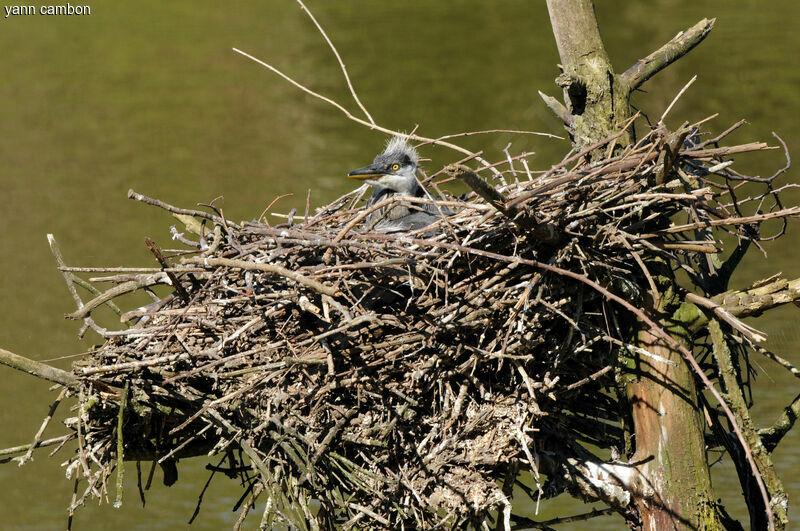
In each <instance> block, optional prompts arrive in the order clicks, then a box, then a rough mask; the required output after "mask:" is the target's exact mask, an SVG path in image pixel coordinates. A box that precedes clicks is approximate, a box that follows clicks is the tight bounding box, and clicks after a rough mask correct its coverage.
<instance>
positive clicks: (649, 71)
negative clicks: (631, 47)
mask: <svg viewBox="0 0 800 531" xmlns="http://www.w3.org/2000/svg"><path fill="white" fill-rule="evenodd" d="M715 21H716V19H714V18H712V19H711V20H708V19H706V18H704V19H703V20H701V21H700V22H698V23H697V24H695V25H694V26H692V27H691V28H689V29H687V30H686V31H682V32H680V33H678V34H677V35H676V36H675V37H673V38H672V40H671V41H669V42H668V43H667V44H665V45H664V46H662V47H661V48H659V49H658V50H656V51H655V52H653V53H651V54H650V55H648V56H647V57H645V58H644V59H639V61H637V62H636V64H635V65H633V66H632V67H630V68H629V69H627V70H626V71H625V72H624V73H623V74H622V75H621V76H620V77H621V78H622V80H623V82H624V83H625V84H626V85H627V87H628V90H629V91H630V92H633V91H634V90H636V89H637V88H638V87H640V86H641V85H642V84H643V83H644V82H645V81H647V80H648V79H650V78H651V77H653V76H654V75H656V74H657V73H659V72H661V71H662V70H663V69H665V68H666V67H668V66H669V65H671V64H672V63H674V62H675V61H677V60H678V59H680V58H681V57H683V56H684V55H686V54H687V53H689V51H691V50H692V48H694V47H695V46H697V45H698V44H700V43H701V42H702V41H703V39H705V38H706V35H708V34H709V32H710V31H711V29H712V28H713V27H714V22H715Z"/></svg>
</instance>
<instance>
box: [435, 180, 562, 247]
mask: <svg viewBox="0 0 800 531" xmlns="http://www.w3.org/2000/svg"><path fill="white" fill-rule="evenodd" d="M445 170H446V171H447V173H448V174H450V175H451V176H453V177H455V178H457V179H459V180H461V181H463V182H464V183H465V184H466V185H467V186H469V187H470V188H472V190H473V191H474V192H475V193H476V194H478V195H479V196H481V197H482V198H483V199H485V200H486V202H487V203H489V204H490V205H492V206H493V207H494V208H496V209H497V210H499V211H500V212H501V213H502V214H503V215H504V216H506V217H507V218H508V219H510V220H511V221H513V222H514V223H516V224H517V225H519V226H520V228H522V229H524V230H526V231H529V233H530V234H531V235H532V236H533V237H534V238H535V239H537V240H539V241H541V242H544V243H549V244H552V245H555V244H557V243H558V242H559V241H561V234H560V233H559V231H558V229H556V227H555V226H554V225H552V224H550V223H539V222H537V221H536V219H534V218H533V217H531V216H529V215H528V213H527V212H525V210H524V209H520V208H518V207H517V206H515V205H508V204H507V202H506V198H505V197H503V194H501V193H500V192H498V191H497V190H496V189H495V188H493V187H492V186H490V185H488V184H486V181H484V180H483V179H481V178H480V177H479V176H478V175H477V174H475V172H473V171H472V170H471V169H469V168H468V167H467V166H464V165H463V164H451V165H449V166H447V168H445Z"/></svg>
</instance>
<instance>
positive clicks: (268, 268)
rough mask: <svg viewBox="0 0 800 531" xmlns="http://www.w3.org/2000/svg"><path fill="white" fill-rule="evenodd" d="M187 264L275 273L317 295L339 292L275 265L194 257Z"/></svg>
mask: <svg viewBox="0 0 800 531" xmlns="http://www.w3.org/2000/svg"><path fill="white" fill-rule="evenodd" d="M183 263H185V264H193V265H199V266H205V267H235V268H237V269H244V270H247V271H263V272H264V273H273V274H276V275H280V276H282V277H285V278H288V279H290V280H293V281H295V282H297V283H298V284H302V285H303V286H306V287H308V288H311V289H313V290H314V291H316V292H317V293H322V294H323V295H329V296H331V297H335V296H336V294H337V293H338V292H339V290H338V289H336V288H334V287H331V286H326V285H325V284H323V283H322V282H318V281H316V280H314V279H313V278H309V277H307V276H304V275H301V274H300V273H297V272H295V271H291V270H289V269H286V268H285V267H282V266H279V265H275V264H260V263H258V262H248V261H246V260H232V259H229V258H201V257H193V258H188V259H186V260H184V261H183Z"/></svg>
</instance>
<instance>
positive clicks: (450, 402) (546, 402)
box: [68, 127, 788, 528]
mask: <svg viewBox="0 0 800 531" xmlns="http://www.w3.org/2000/svg"><path fill="white" fill-rule="evenodd" d="M686 133H687V134H688V140H686V142H685V143H684V145H683V147H682V149H681V151H680V154H679V156H678V157H675V155H674V153H675V149H674V147H673V148H672V149H670V147H669V142H668V140H669V137H668V136H667V135H666V134H665V132H664V131H663V130H655V131H652V132H651V133H650V134H648V135H647V136H646V137H645V138H643V139H642V140H641V141H640V142H638V143H637V144H636V145H635V146H631V147H629V148H627V149H626V150H624V152H622V153H621V154H619V155H616V156H614V157H611V158H607V159H605V160H603V161H601V162H595V163H588V162H586V159H585V157H584V156H583V155H585V154H577V155H575V156H572V157H570V158H568V159H565V160H564V161H562V163H560V164H558V165H556V166H554V167H553V168H552V169H551V170H549V171H547V172H544V173H542V174H539V175H537V176H532V175H531V174H529V173H527V174H526V173H525V172H517V173H516V174H513V175H512V173H510V172H504V176H502V177H500V178H497V177H495V178H494V183H493V185H492V187H491V188H492V189H493V190H494V194H496V195H495V196H493V197H489V198H488V199H489V200H490V202H491V204H490V203H489V202H487V200H485V199H484V198H483V197H480V196H478V195H477V194H474V193H473V194H471V195H470V196H469V197H467V199H466V200H465V201H456V200H454V199H449V200H446V201H442V202H439V205H440V206H443V207H447V208H450V209H453V210H455V211H456V213H455V214H453V215H451V216H448V217H446V218H443V219H442V220H441V221H439V222H438V223H437V224H436V226H433V227H428V228H426V229H424V230H420V231H416V232H411V233H396V234H386V233H376V232H367V231H363V230H361V229H360V228H359V225H358V224H357V223H355V224H354V223H353V220H354V219H357V218H360V219H363V217H364V216H363V215H364V212H363V209H359V208H358V207H357V205H358V201H359V200H360V198H361V194H363V190H359V191H356V192H353V193H351V194H348V195H345V196H344V197H342V198H340V199H339V200H337V201H335V202H334V203H332V204H330V205H328V206H326V207H324V208H322V209H319V210H318V212H317V213H316V214H315V215H314V216H313V217H309V216H306V217H305V218H304V219H303V220H301V221H299V222H298V221H297V220H296V219H293V216H291V215H290V216H289V219H288V220H287V222H286V223H284V224H281V225H278V226H270V225H268V224H265V223H261V222H245V223H241V224H235V223H232V222H230V221H227V220H225V219H224V218H223V217H222V216H220V215H218V214H219V213H218V212H217V213H208V212H202V213H199V212H194V211H184V210H181V209H177V208H175V207H171V206H169V205H166V204H164V203H160V202H158V201H154V200H150V199H148V198H145V197H143V196H139V195H138V194H132V196H133V197H134V198H136V199H140V200H143V201H145V202H149V203H153V204H157V205H158V206H161V207H163V208H166V209H167V210H170V211H172V212H173V213H176V214H179V215H194V216H195V217H197V216H199V217H201V218H203V219H204V221H205V222H207V225H206V228H203V229H202V232H203V233H204V234H205V236H204V237H203V238H202V240H201V241H200V242H191V241H186V239H185V238H182V237H181V239H183V240H184V241H186V243H187V244H189V245H191V247H190V249H193V250H191V251H190V252H188V253H184V255H183V256H182V257H178V255H177V254H176V256H175V257H174V260H173V261H174V264H172V265H170V264H168V263H167V258H164V257H163V256H161V257H160V260H161V261H162V264H163V265H165V266H169V267H165V268H164V269H163V270H162V271H157V272H141V273H133V274H127V273H126V274H124V275H115V276H113V277H110V278H105V279H101V280H105V281H109V280H110V281H113V282H116V283H117V284H118V285H117V287H116V288H112V290H109V292H111V291H113V290H117V291H114V292H113V293H110V294H109V292H105V293H104V294H103V295H101V296H100V297H98V298H96V299H95V300H93V301H91V302H89V303H88V304H86V305H84V306H83V307H82V308H81V309H80V310H78V311H77V312H76V313H75V314H74V315H73V317H75V318H84V319H86V322H87V325H88V326H92V327H95V329H96V330H98V331H99V332H100V333H101V334H103V335H104V336H105V338H106V342H105V344H104V345H102V346H101V347H100V348H99V349H98V350H97V351H96V352H93V353H92V354H91V356H89V357H87V358H86V359H84V360H83V361H81V362H80V363H77V364H76V365H75V368H74V370H75V373H76V374H77V375H78V376H79V377H80V378H81V382H82V383H81V396H80V398H81V415H80V416H79V417H78V418H76V419H74V420H73V426H74V428H75V430H76V432H77V435H78V438H79V439H80V448H79V451H78V452H77V453H76V454H75V456H73V457H72V458H71V459H70V464H69V466H68V471H69V473H70V474H73V475H75V476H81V477H84V478H86V479H87V480H88V481H89V486H88V487H87V488H86V489H85V491H84V492H83V496H82V497H81V496H79V497H78V499H77V500H76V502H75V504H74V505H78V504H80V503H82V501H83V500H84V499H85V498H86V497H87V496H89V495H92V494H94V495H102V493H103V491H104V489H105V488H106V484H107V482H108V480H109V477H110V475H111V474H112V470H113V469H114V466H115V465H116V462H117V460H116V455H117V441H118V439H117V431H118V429H117V426H118V425H119V420H120V418H124V419H123V420H122V424H121V425H122V426H123V430H122V435H123V440H124V455H125V458H126V459H139V458H141V459H152V458H153V457H155V458H156V459H158V460H160V462H161V463H162V465H163V466H165V467H166V468H165V470H166V471H167V475H168V476H169V477H168V480H174V479H175V478H174V474H175V472H174V464H173V463H174V461H175V460H176V459H177V458H180V457H183V456H189V455H200V454H205V453H208V454H209V455H212V454H218V455H220V456H221V457H222V461H221V462H220V465H219V466H218V467H217V468H215V470H218V471H223V472H227V473H228V474H229V475H232V476H239V477H241V478H242V481H243V484H244V485H246V487H245V490H244V493H243V497H242V501H241V502H240V503H242V505H243V507H244V510H243V513H246V512H247V511H248V510H249V509H250V508H251V507H252V506H253V504H254V503H255V500H256V499H259V500H260V501H261V502H264V501H266V510H265V523H270V524H275V523H280V522H283V523H292V524H294V525H296V526H298V527H299V528H305V527H307V526H308V525H310V524H309V522H311V521H312V520H315V519H316V521H322V522H325V523H326V524H330V525H333V524H339V525H341V524H342V523H347V524H348V525H354V524H356V523H357V524H358V525H359V526H362V525H366V526H377V527H393V528H397V527H398V526H401V525H405V526H407V527H418V528H429V527H433V526H434V525H436V524H437V523H445V524H446V525H447V526H456V525H462V524H463V523H465V522H467V521H473V522H475V521H480V520H482V519H483V518H486V517H487V515H488V514H489V512H490V511H493V510H502V509H503V508H504V507H507V506H508V504H509V495H510V490H509V489H508V488H502V487H501V485H500V484H499V483H498V480H500V479H502V478H503V477H504V476H505V473H506V471H507V469H508V466H509V464H510V463H514V462H516V463H522V465H521V466H522V468H523V469H528V470H530V471H531V472H532V473H533V475H534V477H537V478H538V476H537V470H536V465H535V464H534V463H533V462H532V460H531V455H532V451H533V450H534V449H535V448H537V447H538V448H542V447H546V446H548V444H550V445H551V446H552V445H553V444H556V445H559V444H560V445H562V446H563V447H564V448H565V449H570V448H574V447H576V446H577V443H576V441H582V442H588V443H591V444H594V445H597V446H599V447H601V448H611V447H617V448H620V447H621V445H623V444H624V443H623V438H624V437H623V430H622V428H621V421H622V418H621V415H622V408H621V407H620V405H619V403H618V397H617V395H616V392H615V388H616V384H615V378H614V373H615V371H614V368H615V367H617V366H618V364H619V363H620V359H624V355H625V351H626V349H627V348H629V346H627V343H626V341H628V340H629V337H630V334H629V327H630V324H631V315H630V313H629V312H627V311H626V310H624V309H622V308H621V307H620V306H618V305H616V304H615V303H609V300H608V296H607V295H608V294H614V295H616V296H618V297H621V298H623V299H625V300H627V301H629V302H631V303H632V304H633V305H634V306H636V307H643V306H644V302H643V301H644V300H645V295H644V294H645V291H646V290H647V289H648V287H649V285H650V284H651V283H652V281H653V279H652V278H651V277H650V276H649V275H648V273H647V270H646V269H645V266H644V263H643V256H645V255H649V256H657V257H659V258H660V259H661V260H662V261H664V262H665V263H667V264H669V266H670V267H671V268H672V269H679V268H683V269H684V270H687V271H689V272H690V274H691V272H692V271H696V270H699V269H700V265H699V264H700V263H701V261H705V260H706V259H707V255H709V254H712V253H715V252H718V245H719V242H718V241H717V240H715V239H714V238H713V237H712V235H711V228H712V226H716V227H720V228H725V230H728V231H730V232H733V233H735V234H736V235H737V236H739V237H740V238H744V239H757V238H758V236H757V235H756V233H755V232H754V231H753V230H752V228H751V225H749V224H752V223H757V222H759V221H761V220H762V219H769V218H770V217H783V216H785V215H788V214H786V210H785V209H783V210H782V207H781V206H780V203H779V201H778V200H777V197H778V196H777V191H779V190H778V189H777V188H776V187H774V186H773V185H772V180H766V179H765V180H762V181H764V182H766V183H767V184H766V185H764V184H763V183H762V186H764V187H765V191H763V192H759V193H757V194H753V195H750V196H748V197H747V198H746V199H739V200H737V199H736V198H735V197H734V198H732V196H731V192H732V190H733V188H732V187H731V183H734V184H736V181H739V180H741V179H744V177H743V176H741V175H739V174H738V173H736V172H734V171H733V170H732V169H731V168H730V167H729V164H728V163H727V162H725V161H726V160H727V157H728V156H729V155H730V154H732V153H737V152H743V151H754V150H760V149H765V148H766V146H765V145H764V144H748V145H745V146H736V147H733V148H719V147H716V144H715V142H716V141H717V140H719V139H718V138H716V139H704V137H702V136H701V135H699V134H698V133H697V128H696V127H695V128H690V129H687V131H686ZM687 134H684V135H683V136H682V138H681V141H683V138H686V137H687ZM679 147H680V146H679ZM454 171H456V170H454ZM456 172H457V171H456ZM773 179H774V178H773ZM508 181H511V182H508ZM498 197H500V198H501V199H502V200H503V201H504V203H503V204H500V203H498V202H497V200H498ZM770 198H773V199H774V204H770V205H769V206H767V203H766V202H767V201H768V200H770ZM401 200H402V199H401ZM407 201H410V203H409V205H410V206H413V203H414V202H415V201H416V202H423V201H425V200H410V199H408V200H407ZM493 205H494V206H493ZM749 205H753V206H754V208H753V209H752V210H755V207H760V208H761V209H762V210H765V211H766V210H769V212H767V213H764V214H758V215H756V216H751V217H747V216H746V215H745V214H744V213H743V211H742V209H746V208H747V207H748V206H749ZM496 207H499V209H498V208H496ZM770 209H771V210H770ZM776 212H777V213H778V214H780V215H775V213H776ZM359 214H360V216H359ZM512 218H513V219H512ZM184 219H185V218H184ZM211 227H213V229H211ZM748 227H750V228H748ZM534 228H538V229H539V232H540V233H541V230H540V229H541V228H546V230H547V231H549V232H547V233H548V234H550V235H551V236H552V237H551V238H540V237H535V236H534V235H535V234H537V233H536V231H534ZM157 254H158V255H160V254H161V253H157ZM164 254H169V253H168V252H166V251H165V252H164ZM170 259H172V258H170ZM157 284H167V285H172V286H174V287H175V288H176V289H175V291H174V292H173V293H172V294H170V295H169V296H167V297H166V298H163V299H160V300H159V301H157V302H156V303H154V304H153V305H151V306H150V307H146V308H144V309H140V310H135V311H133V312H129V313H128V314H125V315H124V316H123V317H124V319H125V320H128V321H130V322H134V320H137V319H138V321H136V322H135V324H132V325H131V326H130V328H127V329H123V330H119V331H109V330H106V329H102V328H100V327H98V326H97V325H96V324H95V323H94V321H92V320H91V318H90V312H91V311H92V310H93V309H95V308H97V307H98V306H99V305H101V304H104V303H106V302H108V301H109V300H110V299H111V298H113V297H114V296H117V295H119V294H121V293H125V292H130V291H132V290H134V289H144V288H149V287H150V286H154V285H157ZM598 288H599V289H598ZM123 388H124V389H126V396H127V400H123V402H124V410H123V411H122V417H120V416H119V415H120V408H119V402H120V395H121V394H123V393H122V392H121V390H122V389H123ZM576 451H577V450H576ZM243 453H244V454H246V457H244V455H243ZM223 462H224V463H225V464H223ZM170 477H171V479H170ZM537 481H538V479H537ZM506 486H508V485H506ZM238 506H239V505H238V504H237V507H238Z"/></svg>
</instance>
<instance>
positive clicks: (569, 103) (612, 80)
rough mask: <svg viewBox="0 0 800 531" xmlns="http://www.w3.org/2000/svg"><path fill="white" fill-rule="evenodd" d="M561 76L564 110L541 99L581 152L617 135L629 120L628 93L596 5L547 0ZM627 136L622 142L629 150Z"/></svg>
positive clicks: (585, 1)
mask: <svg viewBox="0 0 800 531" xmlns="http://www.w3.org/2000/svg"><path fill="white" fill-rule="evenodd" d="M547 9H548V10H549V12H550V20H551V22H552V25H553V34H554V35H555V38H556V44H557V45H558V53H559V56H560V57H561V68H562V73H561V75H560V76H558V77H557V78H556V84H557V85H558V86H560V87H561V88H562V89H563V90H564V102H565V103H566V107H564V106H563V105H561V104H560V103H559V102H558V101H556V100H554V99H553V98H549V97H547V96H544V95H542V97H543V98H545V102H546V103H547V104H548V106H550V108H551V109H553V110H554V111H556V113H557V114H558V115H559V116H560V117H561V118H562V120H563V121H564V123H565V126H566V127H567V130H568V131H569V133H570V136H571V137H572V141H573V144H574V146H575V147H576V148H578V149H583V148H585V147H587V146H590V145H592V144H595V143H597V142H599V141H601V140H603V139H604V138H607V137H609V136H611V135H612V134H614V133H616V132H618V131H619V130H620V129H621V126H622V125H623V124H624V123H625V121H626V120H627V119H628V118H629V117H630V106H629V105H628V94H627V91H626V90H625V87H624V86H622V85H621V82H620V81H621V80H620V77H619V76H617V75H616V74H615V73H614V68H613V67H612V66H611V61H610V60H609V58H608V54H607V53H606V49H605V46H603V40H602V39H601V38H600V30H599V28H598V27H597V19H596V18H595V14H594V4H593V2H592V0H547ZM629 141H630V138H629V136H628V135H627V134H625V135H623V136H622V137H620V138H619V139H618V143H619V144H620V145H627V144H628V143H629Z"/></svg>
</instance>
